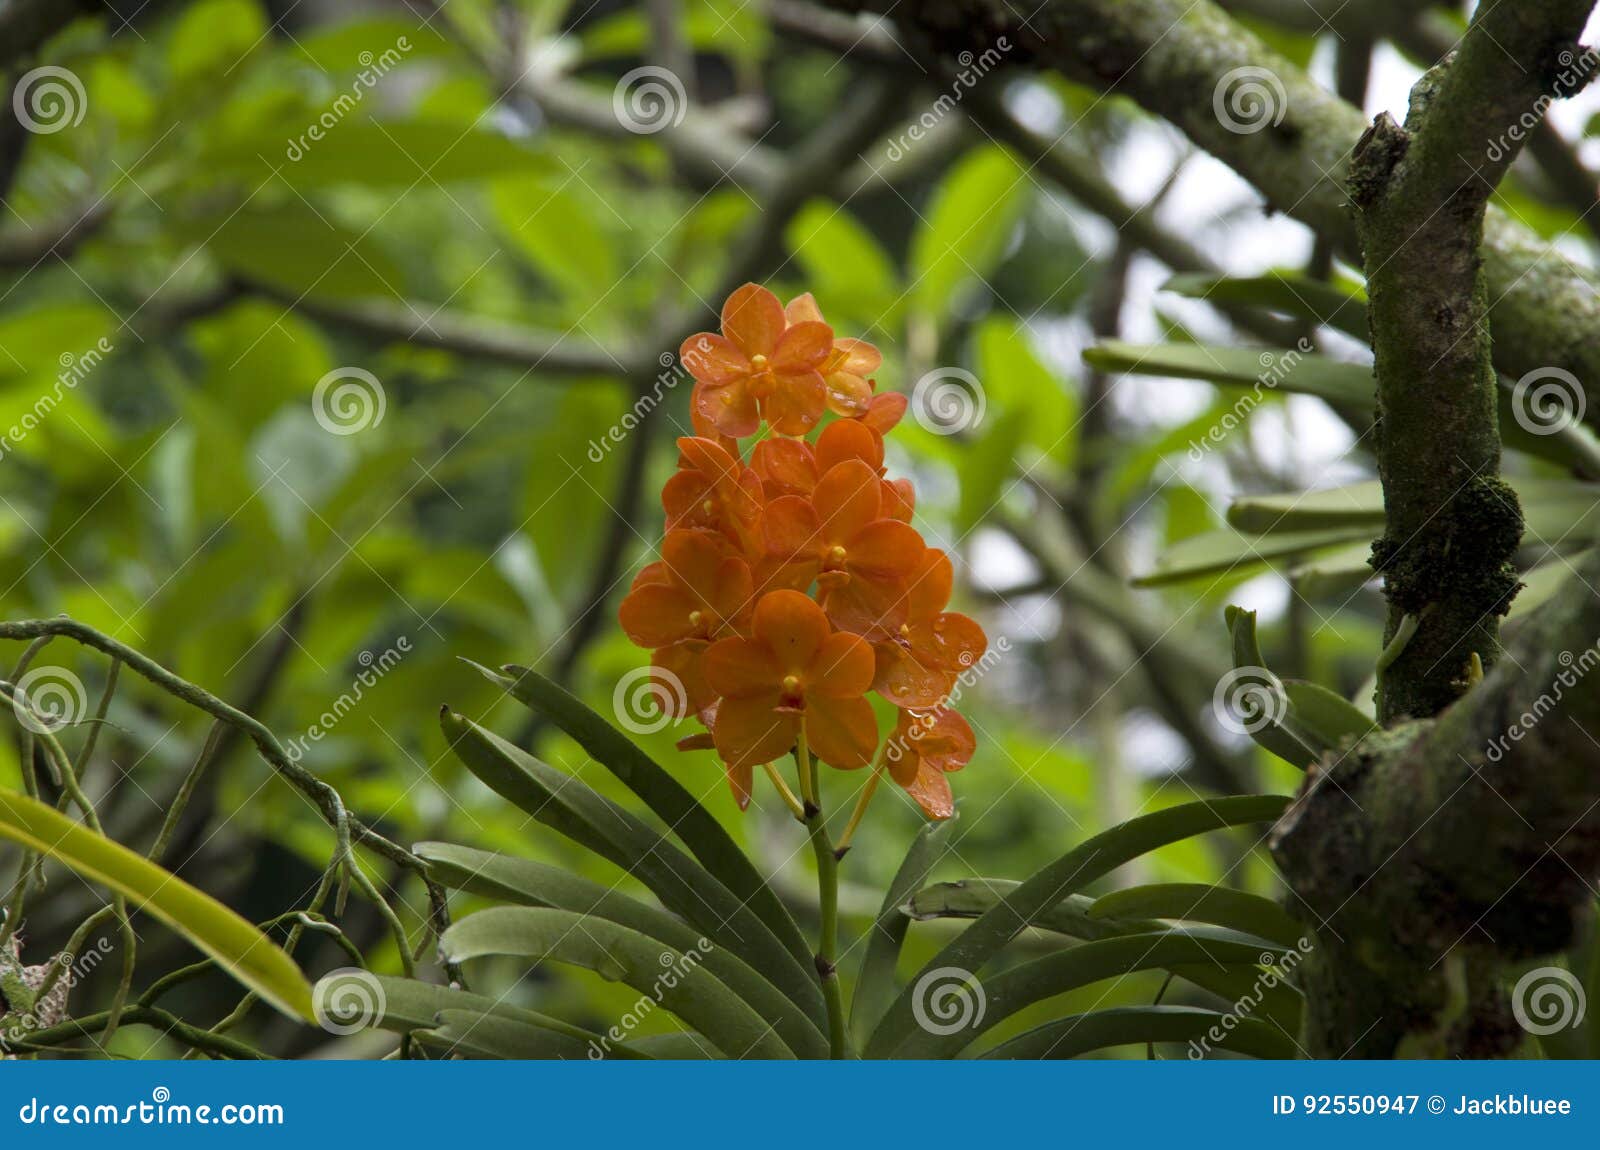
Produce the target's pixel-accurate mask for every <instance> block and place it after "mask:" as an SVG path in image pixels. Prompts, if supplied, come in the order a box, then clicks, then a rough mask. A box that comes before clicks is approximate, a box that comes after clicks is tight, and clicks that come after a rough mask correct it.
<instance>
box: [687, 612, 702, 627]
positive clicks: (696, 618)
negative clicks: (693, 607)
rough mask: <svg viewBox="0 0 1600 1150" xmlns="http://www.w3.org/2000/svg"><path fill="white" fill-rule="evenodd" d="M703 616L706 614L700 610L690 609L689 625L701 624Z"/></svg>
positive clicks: (696, 625)
mask: <svg viewBox="0 0 1600 1150" xmlns="http://www.w3.org/2000/svg"><path fill="white" fill-rule="evenodd" d="M702 618H704V616H703V615H701V614H700V612H698V611H690V612H689V626H691V627H698V626H700V620H701V619H702Z"/></svg>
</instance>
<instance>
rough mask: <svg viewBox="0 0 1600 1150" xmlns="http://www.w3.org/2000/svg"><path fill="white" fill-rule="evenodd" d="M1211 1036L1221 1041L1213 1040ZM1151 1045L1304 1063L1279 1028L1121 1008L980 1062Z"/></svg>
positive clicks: (1207, 1013) (1068, 1020)
mask: <svg viewBox="0 0 1600 1150" xmlns="http://www.w3.org/2000/svg"><path fill="white" fill-rule="evenodd" d="M1225 1020H1226V1022H1227V1025H1224V1022H1225ZM1211 1033H1216V1034H1220V1035H1221V1037H1220V1038H1217V1039H1210V1038H1208V1035H1209V1034H1211ZM1149 1042H1189V1043H1194V1044H1196V1048H1197V1049H1200V1050H1202V1051H1204V1050H1205V1049H1206V1047H1207V1046H1209V1047H1211V1048H1213V1049H1217V1050H1231V1051H1234V1052H1235V1053H1238V1054H1248V1055H1251V1056H1252V1057H1255V1058H1278V1059H1289V1058H1299V1057H1301V1053H1300V1049H1299V1047H1297V1046H1296V1045H1295V1043H1294V1040H1293V1038H1292V1037H1290V1036H1288V1035H1287V1034H1285V1033H1284V1032H1283V1031H1282V1030H1281V1029H1279V1028H1277V1027H1274V1026H1271V1025H1269V1024H1267V1023H1264V1022H1260V1021H1257V1020H1256V1019H1254V1018H1239V1017H1237V1016H1235V1015H1223V1014H1218V1013H1217V1012H1216V1011H1214V1010H1202V1009H1200V1008H1199V1007H1195V1006H1119V1007H1114V1008H1112V1009H1110V1010H1097V1011H1094V1012H1093V1013H1091V1014H1069V1015H1067V1016H1065V1017H1063V1018H1057V1019H1053V1020H1052V1021H1050V1022H1047V1023H1046V1024H1045V1025H1043V1026H1040V1027H1037V1028H1035V1029H1033V1030H1029V1031H1027V1032H1026V1033H1024V1034H1019V1035H1018V1036H1017V1037H1015V1038H1013V1039H1011V1040H1009V1041H1007V1042H1002V1043H1001V1044H1000V1045H999V1046H996V1047H995V1048H994V1049H992V1050H988V1051H985V1052H984V1053H983V1054H982V1055H980V1057H982V1058H1021V1059H1043V1058H1052V1059H1053V1058H1076V1057H1078V1056H1079V1055H1080V1054H1090V1053H1092V1052H1094V1051H1097V1050H1105V1049H1108V1048H1110V1047H1113V1046H1131V1045H1133V1044H1135V1043H1140V1044H1143V1043H1149Z"/></svg>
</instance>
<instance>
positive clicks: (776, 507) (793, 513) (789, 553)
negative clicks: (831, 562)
mask: <svg viewBox="0 0 1600 1150" xmlns="http://www.w3.org/2000/svg"><path fill="white" fill-rule="evenodd" d="M761 526H762V529H763V530H764V531H765V532H766V539H767V551H768V553H769V554H771V555H776V556H779V557H781V558H785V559H789V558H796V557H799V556H808V557H809V556H813V555H815V554H817V551H818V549H819V548H820V547H821V546H822V534H821V530H822V529H821V526H820V525H819V524H818V523H817V512H816V509H815V508H813V507H812V506H811V504H810V503H809V502H807V501H806V500H804V499H801V498H800V497H799V496H798V495H786V496H784V497H783V498H782V499H774V500H773V501H772V502H771V503H769V504H767V512H766V514H765V515H763V516H762V517H761Z"/></svg>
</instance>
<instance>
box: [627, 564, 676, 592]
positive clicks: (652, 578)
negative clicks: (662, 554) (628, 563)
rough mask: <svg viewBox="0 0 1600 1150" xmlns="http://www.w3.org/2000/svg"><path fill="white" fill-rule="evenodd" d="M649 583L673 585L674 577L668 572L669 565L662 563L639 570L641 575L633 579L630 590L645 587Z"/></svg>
mask: <svg viewBox="0 0 1600 1150" xmlns="http://www.w3.org/2000/svg"><path fill="white" fill-rule="evenodd" d="M647 583H666V584H668V585H669V586H670V585H671V583H672V576H671V575H670V574H668V572H667V565H666V564H665V563H661V562H659V561H658V562H655V563H650V564H647V565H645V566H643V567H641V568H639V573H638V574H637V575H635V576H634V577H633V582H632V583H630V584H629V585H628V590H629V591H632V590H633V589H634V588H635V587H643V586H644V585H645V584H647Z"/></svg>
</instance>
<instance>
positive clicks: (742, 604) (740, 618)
mask: <svg viewBox="0 0 1600 1150" xmlns="http://www.w3.org/2000/svg"><path fill="white" fill-rule="evenodd" d="M753 591H754V583H753V581H752V579H751V575H750V565H749V564H748V563H746V562H745V561H744V560H743V559H740V558H738V557H736V556H730V557H729V558H727V559H724V560H723V561H722V563H721V564H720V565H719V566H718V567H717V573H716V576H715V577H714V578H713V579H712V581H711V584H710V589H709V591H708V592H707V593H706V594H705V596H704V597H705V600H706V602H707V603H709V604H710V606H711V610H712V611H713V612H714V613H715V614H716V617H717V619H718V620H719V621H721V622H722V623H724V624H726V625H728V626H731V627H734V628H738V627H741V626H743V625H744V623H745V622H746V621H747V620H748V618H749V616H750V612H751V611H752V610H754V608H755V599H754V598H753V597H752V593H753Z"/></svg>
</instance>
